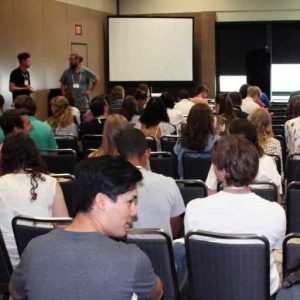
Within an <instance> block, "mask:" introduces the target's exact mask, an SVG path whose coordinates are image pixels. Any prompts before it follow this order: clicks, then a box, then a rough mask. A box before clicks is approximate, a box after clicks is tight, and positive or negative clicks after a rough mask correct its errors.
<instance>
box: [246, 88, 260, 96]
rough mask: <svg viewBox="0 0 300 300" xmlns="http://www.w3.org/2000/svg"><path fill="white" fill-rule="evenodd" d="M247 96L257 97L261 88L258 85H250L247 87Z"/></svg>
mask: <svg viewBox="0 0 300 300" xmlns="http://www.w3.org/2000/svg"><path fill="white" fill-rule="evenodd" d="M247 96H249V97H252V98H253V97H255V96H258V97H261V90H260V88H259V87H258V86H256V85H253V86H252V85H250V86H249V87H248V89H247Z"/></svg>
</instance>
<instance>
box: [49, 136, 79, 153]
mask: <svg viewBox="0 0 300 300" xmlns="http://www.w3.org/2000/svg"><path fill="white" fill-rule="evenodd" d="M54 138H55V141H56V143H57V146H58V149H73V150H75V151H76V153H77V154H78V153H79V148H78V143H77V137H76V136H74V135H72V134H66V135H55V136H54Z"/></svg>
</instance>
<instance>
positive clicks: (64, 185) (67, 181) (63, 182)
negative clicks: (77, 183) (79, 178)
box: [50, 173, 75, 218]
mask: <svg viewBox="0 0 300 300" xmlns="http://www.w3.org/2000/svg"><path fill="white" fill-rule="evenodd" d="M50 175H51V176H52V177H54V178H56V179H57V181H58V182H59V184H60V186H61V189H62V192H63V194H64V198H65V202H66V205H67V208H68V213H69V216H70V217H72V218H73V217H74V216H75V207H74V204H73V187H74V180H75V177H74V175H71V174H67V173H63V174H55V173H52V174H50Z"/></svg>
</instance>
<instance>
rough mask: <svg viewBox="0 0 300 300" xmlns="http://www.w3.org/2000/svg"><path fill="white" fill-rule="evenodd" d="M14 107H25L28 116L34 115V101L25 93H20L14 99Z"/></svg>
mask: <svg viewBox="0 0 300 300" xmlns="http://www.w3.org/2000/svg"><path fill="white" fill-rule="evenodd" d="M14 107H15V108H16V109H25V110H27V111H28V115H29V116H34V115H35V113H36V103H35V101H34V100H33V98H32V97H30V96H27V95H20V96H18V97H17V98H16V99H15V101H14Z"/></svg>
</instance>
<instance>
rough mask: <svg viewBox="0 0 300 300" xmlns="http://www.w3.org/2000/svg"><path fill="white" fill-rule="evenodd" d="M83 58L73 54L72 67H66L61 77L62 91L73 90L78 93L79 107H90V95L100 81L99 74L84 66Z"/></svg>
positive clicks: (70, 59)
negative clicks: (82, 63) (82, 64)
mask: <svg viewBox="0 0 300 300" xmlns="http://www.w3.org/2000/svg"><path fill="white" fill-rule="evenodd" d="M82 61H83V58H82V57H81V56H79V55H78V54H75V53H73V54H71V55H70V58H69V65H70V67H69V68H68V69H66V70H65V71H64V72H63V74H62V76H61V78H60V82H61V93H62V95H64V96H65V94H66V92H67V91H68V92H70V91H73V92H74V93H75V95H76V102H75V105H76V107H78V108H88V101H89V95H90V94H91V93H92V92H93V91H94V89H95V86H96V84H97V82H98V75H97V74H95V73H94V72H93V71H92V70H90V69H88V68H86V67H82V66H81V62H82Z"/></svg>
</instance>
